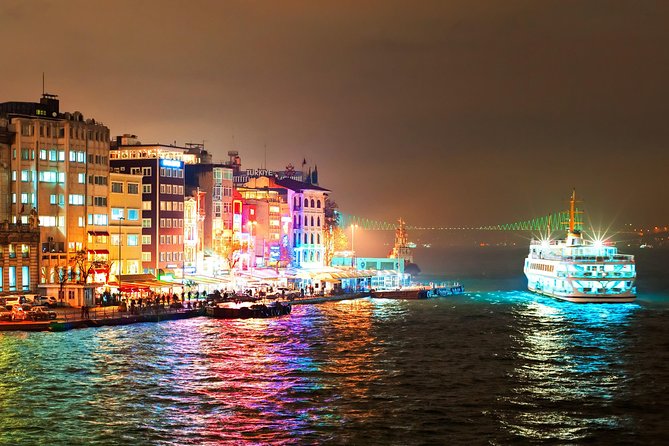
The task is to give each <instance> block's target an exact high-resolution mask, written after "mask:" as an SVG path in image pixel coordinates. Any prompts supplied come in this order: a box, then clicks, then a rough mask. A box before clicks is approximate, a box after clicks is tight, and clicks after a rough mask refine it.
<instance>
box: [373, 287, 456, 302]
mask: <svg viewBox="0 0 669 446" xmlns="http://www.w3.org/2000/svg"><path fill="white" fill-rule="evenodd" d="M464 292H465V287H464V286H463V285H462V284H460V283H452V284H449V285H442V286H434V287H407V288H401V289H397V290H377V291H373V292H372V293H371V294H372V297H377V298H380V299H430V298H433V297H446V296H456V295H459V294H464Z"/></svg>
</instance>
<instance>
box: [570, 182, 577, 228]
mask: <svg viewBox="0 0 669 446" xmlns="http://www.w3.org/2000/svg"><path fill="white" fill-rule="evenodd" d="M575 213H576V189H574V190H572V192H571V200H569V233H570V234H573V233H574V226H575V224H574V221H575Z"/></svg>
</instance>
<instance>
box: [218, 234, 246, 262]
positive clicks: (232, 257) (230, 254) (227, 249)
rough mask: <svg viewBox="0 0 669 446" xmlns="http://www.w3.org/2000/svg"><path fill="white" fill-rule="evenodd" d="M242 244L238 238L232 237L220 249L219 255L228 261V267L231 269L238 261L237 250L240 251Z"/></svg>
mask: <svg viewBox="0 0 669 446" xmlns="http://www.w3.org/2000/svg"><path fill="white" fill-rule="evenodd" d="M241 249H242V245H241V243H239V239H237V238H236V237H233V238H232V239H231V240H229V241H227V243H224V244H223V247H222V250H221V257H223V258H224V259H225V261H226V262H227V263H228V268H229V269H230V270H232V269H233V268H234V267H235V265H237V262H239V251H241Z"/></svg>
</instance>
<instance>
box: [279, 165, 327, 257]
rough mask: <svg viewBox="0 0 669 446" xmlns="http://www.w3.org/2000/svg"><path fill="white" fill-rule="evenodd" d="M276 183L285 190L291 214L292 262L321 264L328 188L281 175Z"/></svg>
mask: <svg viewBox="0 0 669 446" xmlns="http://www.w3.org/2000/svg"><path fill="white" fill-rule="evenodd" d="M276 184H277V185H279V186H281V187H284V188H285V189H287V190H288V191H289V192H288V194H287V202H288V203H289V205H290V213H291V214H292V215H291V217H292V237H291V239H290V243H291V244H290V246H292V250H293V255H292V264H293V266H296V267H299V268H319V267H323V266H324V265H325V244H324V243H325V240H324V238H323V225H324V224H325V199H326V198H327V196H328V193H329V192H330V191H329V190H328V189H324V188H322V187H320V186H317V185H316V184H310V183H305V182H302V181H296V180H293V179H290V178H283V179H280V180H277V181H276Z"/></svg>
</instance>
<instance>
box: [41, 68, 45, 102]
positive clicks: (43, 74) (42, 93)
mask: <svg viewBox="0 0 669 446" xmlns="http://www.w3.org/2000/svg"><path fill="white" fill-rule="evenodd" d="M44 91H45V90H44V71H42V96H44Z"/></svg>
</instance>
